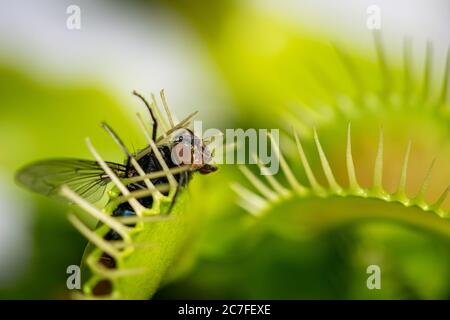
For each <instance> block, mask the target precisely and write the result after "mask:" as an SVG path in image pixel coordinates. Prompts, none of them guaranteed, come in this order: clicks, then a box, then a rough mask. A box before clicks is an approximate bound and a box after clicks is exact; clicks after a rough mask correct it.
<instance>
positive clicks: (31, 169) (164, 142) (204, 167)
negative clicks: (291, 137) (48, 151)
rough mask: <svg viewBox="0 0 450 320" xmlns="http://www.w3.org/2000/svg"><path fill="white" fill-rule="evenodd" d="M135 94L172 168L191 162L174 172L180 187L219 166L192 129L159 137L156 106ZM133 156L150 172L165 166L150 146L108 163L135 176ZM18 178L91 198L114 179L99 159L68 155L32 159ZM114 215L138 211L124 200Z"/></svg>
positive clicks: (34, 186)
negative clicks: (141, 102)
mask: <svg viewBox="0 0 450 320" xmlns="http://www.w3.org/2000/svg"><path fill="white" fill-rule="evenodd" d="M133 94H135V95H136V96H137V97H139V98H140V99H141V100H142V101H143V102H144V103H145V105H146V106H147V109H148V110H149V112H150V116H151V118H152V121H153V130H152V139H153V141H157V142H158V141H160V142H159V143H157V148H158V150H159V152H160V153H161V156H162V158H163V160H164V161H165V162H166V164H167V166H168V167H169V169H170V168H175V167H179V166H183V165H188V166H189V170H186V171H183V172H180V173H177V174H174V177H175V179H176V180H177V182H178V188H181V187H183V186H185V185H186V184H187V183H188V182H189V180H190V178H191V175H192V172H194V171H198V172H200V173H201V174H208V173H210V172H214V171H216V170H217V167H216V166H214V165H213V164H211V163H210V162H211V153H210V151H209V150H208V147H207V146H206V145H205V144H204V143H203V141H202V140H201V139H200V138H198V137H197V136H195V135H194V133H193V132H192V131H191V130H189V129H187V128H179V129H178V130H175V131H174V132H171V134H170V138H168V137H167V136H168V135H167V133H166V134H165V135H164V139H162V138H157V131H158V122H157V121H156V118H155V116H154V113H153V110H152V109H151V107H150V105H149V104H148V103H147V101H146V100H145V98H144V97H142V96H141V95H140V94H138V93H136V92H133ZM103 127H104V128H105V129H106V130H107V131H108V132H109V133H110V134H111V135H112V136H113V137H114V138H115V140H116V141H117V142H119V144H121V145H122V146H123V148H122V149H125V150H126V148H125V147H124V145H123V143H122V142H121V141H120V139H119V138H118V136H117V135H116V134H115V132H114V131H113V130H112V129H111V128H110V127H109V126H108V125H106V124H103ZM131 157H134V158H135V159H136V161H137V162H138V164H139V165H140V166H141V168H142V169H143V171H144V172H145V173H146V174H147V173H153V172H158V171H162V170H163V168H162V167H161V164H160V162H159V161H158V158H157V156H156V155H155V153H154V152H153V151H152V149H151V148H150V147H147V148H145V149H143V150H141V151H139V152H137V154H135V155H132V154H130V153H128V154H127V160H126V162H125V164H119V163H114V162H106V163H107V165H108V166H109V168H110V169H111V170H112V171H113V172H114V174H115V175H116V176H117V177H118V178H119V179H122V180H123V179H127V178H132V177H136V176H138V175H139V174H138V172H137V171H136V169H135V168H134V166H132V165H131V161H130V160H131ZM16 180H17V181H18V183H19V184H21V185H22V186H24V187H26V188H28V189H30V190H32V191H34V192H37V193H40V194H43V195H46V196H50V197H58V196H59V190H60V188H61V186H63V185H65V186H68V187H69V188H70V189H72V190H73V191H74V192H76V193H77V194H78V195H79V196H81V197H83V198H85V199H87V200H89V201H90V202H96V201H98V200H100V199H101V198H102V196H103V195H104V193H105V190H106V188H107V186H108V185H109V184H110V182H111V179H110V177H109V176H108V175H107V174H106V173H105V172H104V170H103V169H102V168H101V167H100V165H99V164H98V163H97V162H96V161H93V160H84V159H65V158H61V159H48V160H42V161H38V162H35V163H32V164H30V165H28V166H26V167H24V168H22V169H21V170H20V171H19V172H18V173H17V175H16ZM151 182H152V183H153V184H154V185H155V186H158V185H162V184H167V183H168V179H167V177H165V176H162V177H160V178H154V179H151ZM126 187H127V189H128V190H129V191H130V192H132V191H138V190H140V189H146V185H145V183H144V182H143V181H138V182H133V183H129V184H127V185H126ZM178 191H179V189H177V192H176V194H175V196H174V200H173V202H174V201H175V199H176V196H177V194H178ZM166 194H167V193H166ZM138 201H139V202H140V203H141V204H142V205H143V206H144V207H147V208H150V207H151V206H152V203H153V198H152V197H151V196H148V197H144V198H140V199H138ZM112 215H113V216H132V215H135V212H134V211H133V209H132V208H131V206H130V204H129V203H128V202H124V203H121V204H120V205H119V206H118V207H117V208H116V209H115V210H114V212H113V213H112ZM105 238H106V239H107V240H117V239H118V238H120V236H119V235H118V234H117V233H116V232H114V231H112V232H110V233H109V234H107V235H106V236H105Z"/></svg>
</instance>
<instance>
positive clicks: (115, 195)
mask: <svg viewBox="0 0 450 320" xmlns="http://www.w3.org/2000/svg"><path fill="white" fill-rule="evenodd" d="M134 94H135V95H136V96H137V97H139V98H140V99H141V100H142V101H143V102H144V103H145V106H146V107H147V109H148V111H149V113H150V116H151V120H152V121H153V123H152V130H151V133H150V132H148V130H147V127H146V125H145V123H144V120H143V118H142V116H141V115H140V114H137V115H136V118H137V122H138V124H139V127H140V128H141V129H142V132H143V135H144V137H145V139H146V141H147V143H148V146H147V147H146V148H145V149H143V150H141V151H138V152H137V153H136V154H133V153H131V152H130V151H129V150H128V149H127V147H126V146H125V144H124V143H123V142H122V140H121V139H120V137H119V136H118V135H117V134H116V132H114V130H113V129H112V128H111V127H109V126H108V125H107V124H106V123H103V128H104V129H105V130H106V131H107V132H108V133H109V135H110V136H111V138H112V139H113V140H114V142H115V143H116V144H117V145H118V146H119V148H120V149H121V150H122V152H123V153H124V154H125V156H126V159H127V163H126V164H125V165H122V164H117V163H112V162H107V161H105V160H104V159H103V158H102V156H101V155H100V153H99V152H98V151H97V149H96V148H95V147H94V145H93V144H92V143H91V141H90V139H89V138H88V139H86V145H87V147H88V149H89V151H90V152H91V154H92V156H93V157H94V159H95V161H91V160H79V159H49V160H43V161H39V162H36V163H34V164H31V165H28V166H26V167H24V168H23V169H22V170H20V171H19V172H18V174H17V180H18V181H19V182H20V183H21V184H23V185H24V186H25V187H28V188H30V189H31V190H33V191H36V192H39V193H42V194H45V195H47V196H62V197H63V198H65V199H67V200H68V201H70V202H71V203H73V204H75V205H77V206H78V207H79V209H80V210H82V211H83V212H84V214H85V215H86V214H87V215H88V216H89V217H90V218H92V219H94V220H96V221H98V224H97V226H96V227H94V228H91V227H89V226H88V225H87V224H86V223H85V222H84V221H83V220H82V219H81V218H80V214H79V213H78V214H75V213H71V214H69V217H68V218H69V221H70V222H71V223H72V225H73V226H74V227H75V228H76V229H77V230H78V231H79V232H80V233H81V234H82V235H83V236H84V237H86V239H87V240H88V241H89V244H88V246H87V248H86V250H85V253H84V256H83V259H82V267H83V270H82V277H83V287H82V290H81V291H80V292H77V293H76V294H75V297H77V298H86V299H97V298H101V299H148V298H150V297H151V296H152V295H153V293H154V292H155V291H156V290H157V289H158V287H159V285H160V284H161V282H162V281H163V279H164V277H165V275H166V272H167V270H168V269H169V268H170V266H171V265H172V262H173V261H174V259H175V258H176V257H177V256H178V255H179V253H180V250H181V247H182V246H183V245H184V243H185V241H186V239H187V237H188V236H189V235H190V229H191V227H192V225H193V221H195V219H193V218H192V215H191V214H190V213H189V212H190V211H189V210H188V209H187V201H188V199H187V198H188V194H187V192H186V188H185V187H186V186H187V184H188V183H189V180H190V179H191V176H192V174H193V172H195V171H199V172H200V173H202V174H208V173H210V172H213V171H215V170H216V169H217V168H216V167H215V166H214V165H212V164H211V163H210V162H211V159H210V157H206V155H209V154H210V153H209V150H208V149H207V147H206V145H204V144H203V143H202V141H201V140H200V138H198V137H196V136H194V134H193V133H192V131H190V130H188V129H187V126H189V125H190V122H191V121H192V120H193V118H194V116H195V114H196V113H193V114H191V115H189V116H188V117H187V118H186V119H184V120H183V121H181V122H177V121H176V119H175V117H174V116H173V115H172V114H171V113H170V108H169V106H168V104H167V102H166V100H165V96H164V92H163V91H162V92H161V99H162V101H163V105H164V110H165V112H166V118H165V117H164V116H163V115H162V113H161V112H160V111H159V109H158V106H157V104H156V101H155V98H154V97H153V96H152V99H153V103H152V104H149V103H148V102H147V101H146V100H145V98H143V97H142V96H141V95H140V94H138V93H136V92H134ZM165 119H167V120H165ZM158 128H160V129H161V128H162V129H164V132H162V133H160V135H159V137H158V136H157V134H158ZM185 151H187V152H185ZM183 155H184V157H183ZM109 183H111V184H112V185H113V186H112V188H111V189H110V190H109V191H108V202H107V204H106V205H105V206H104V207H103V208H99V207H97V206H96V205H95V203H96V201H98V199H99V198H100V197H101V196H102V194H103V192H104V191H105V189H106V187H107V185H108V184H109ZM99 196H100V197H99ZM84 218H86V217H84Z"/></svg>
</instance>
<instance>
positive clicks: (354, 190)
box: [233, 123, 450, 217]
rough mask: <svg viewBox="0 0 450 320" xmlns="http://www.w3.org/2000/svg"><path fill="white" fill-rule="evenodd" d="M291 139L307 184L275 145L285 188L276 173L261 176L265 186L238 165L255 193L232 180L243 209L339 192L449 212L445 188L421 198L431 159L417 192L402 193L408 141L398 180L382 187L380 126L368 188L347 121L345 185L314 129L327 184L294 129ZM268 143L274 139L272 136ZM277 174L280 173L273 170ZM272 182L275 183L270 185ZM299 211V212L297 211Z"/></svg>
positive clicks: (254, 209)
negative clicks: (358, 167)
mask: <svg viewBox="0 0 450 320" xmlns="http://www.w3.org/2000/svg"><path fill="white" fill-rule="evenodd" d="M293 135H294V140H295V142H296V146H297V150H298V154H299V156H300V160H301V161H300V162H301V164H302V167H303V170H304V171H305V175H306V177H307V180H308V182H309V186H305V185H303V184H302V183H301V182H300V181H298V179H297V178H296V177H295V175H294V174H293V170H292V169H291V168H290V167H289V165H288V164H287V162H286V160H285V159H284V157H283V155H282V153H281V152H280V151H279V150H278V146H276V147H275V150H277V151H276V152H275V153H276V155H277V157H278V159H279V161H280V167H281V169H282V170H281V171H282V172H283V173H284V176H285V177H286V180H287V182H288V184H289V188H286V187H284V186H282V185H281V184H280V182H278V181H277V179H276V176H264V177H265V178H266V179H267V178H269V179H270V181H269V184H270V185H271V187H272V188H270V187H269V186H267V185H266V184H265V183H264V182H263V181H261V180H260V178H258V177H257V176H256V175H254V174H253V173H252V172H251V171H250V170H249V169H248V168H247V167H245V166H242V167H240V169H241V171H242V172H243V174H244V176H245V177H246V178H247V180H248V181H249V182H250V183H251V184H252V186H253V187H255V189H256V191H257V192H258V193H259V194H258V193H255V192H253V191H251V190H250V189H247V188H245V187H243V186H242V185H240V184H234V185H233V189H234V190H235V191H236V193H237V194H238V195H239V205H240V206H241V207H243V208H245V209H246V210H247V211H249V212H250V213H252V214H253V215H255V216H261V215H263V213H264V212H265V211H266V210H267V209H269V208H270V207H271V206H273V205H274V204H275V203H276V202H277V201H279V200H280V199H281V198H283V197H292V196H294V195H295V196H297V197H299V198H305V199H306V198H311V197H321V198H323V197H327V196H331V195H334V196H340V197H348V196H355V197H362V198H367V197H370V198H374V199H379V200H382V201H386V202H391V201H392V202H399V203H401V204H403V205H404V206H417V207H419V208H421V209H422V210H424V211H432V212H434V213H436V214H437V215H439V216H441V217H448V216H449V212H448V211H445V210H444V208H443V207H442V206H443V203H444V201H445V200H446V197H447V195H448V193H449V189H450V187H449V188H447V189H446V190H444V192H443V193H442V195H441V196H440V197H439V199H438V200H437V201H436V202H435V203H434V204H430V203H428V202H427V201H426V200H425V193H426V191H427V188H428V185H429V182H430V177H431V173H432V169H433V165H434V160H433V161H432V163H431V165H430V167H429V168H428V170H427V173H426V175H425V178H424V180H423V182H422V184H421V187H420V191H419V193H418V194H417V195H416V196H415V197H413V198H410V197H408V196H407V195H406V193H405V187H406V183H407V172H408V162H409V156H410V152H411V141H409V142H408V145H407V148H406V153H405V157H404V159H403V166H402V171H401V175H400V182H399V186H398V189H397V191H396V192H394V193H388V192H387V191H386V190H385V188H384V187H383V159H384V155H383V130H382V129H380V137H379V143H378V149H377V154H376V158H375V167H374V173H373V184H372V186H371V187H369V188H367V189H366V188H362V187H361V186H360V183H359V182H358V179H357V177H356V170H355V164H354V160H353V156H352V144H351V124H350V123H349V124H348V129H347V148H346V165H347V176H348V181H349V185H348V187H347V188H343V187H341V186H340V185H339V184H338V182H337V181H336V179H335V177H334V174H333V170H332V169H331V166H330V164H329V161H328V159H327V156H326V154H325V151H324V150H323V148H322V145H321V143H320V140H319V135H318V133H317V131H316V130H315V129H313V136H314V143H315V145H316V147H317V152H318V154H319V159H320V162H321V166H322V170H323V173H324V176H325V178H326V180H327V182H328V186H326V187H325V186H322V185H320V184H319V182H318V181H317V178H316V177H315V175H314V173H313V171H312V170H311V167H310V165H309V162H308V159H307V156H306V154H305V151H304V149H303V146H302V143H301V141H300V138H299V135H298V133H297V132H296V131H295V130H294V134H293ZM272 143H275V141H273V140H272ZM277 175H280V174H277ZM274 186H276V187H274ZM280 190H283V192H282V193H281V192H280ZM300 214H301V213H300Z"/></svg>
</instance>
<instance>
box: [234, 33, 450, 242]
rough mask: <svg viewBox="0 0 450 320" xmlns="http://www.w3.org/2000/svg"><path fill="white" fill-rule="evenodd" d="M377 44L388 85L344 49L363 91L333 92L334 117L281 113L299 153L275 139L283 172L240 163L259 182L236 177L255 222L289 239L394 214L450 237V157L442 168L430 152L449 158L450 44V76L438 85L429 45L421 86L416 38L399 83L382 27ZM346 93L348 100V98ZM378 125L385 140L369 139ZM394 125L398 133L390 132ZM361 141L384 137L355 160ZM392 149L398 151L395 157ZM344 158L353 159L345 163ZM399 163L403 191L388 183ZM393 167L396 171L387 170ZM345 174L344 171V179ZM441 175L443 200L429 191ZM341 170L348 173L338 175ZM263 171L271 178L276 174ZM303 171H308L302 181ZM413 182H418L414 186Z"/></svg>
mask: <svg viewBox="0 0 450 320" xmlns="http://www.w3.org/2000/svg"><path fill="white" fill-rule="evenodd" d="M375 48H376V53H377V56H378V64H379V67H380V73H379V74H370V76H371V77H379V80H380V86H379V88H377V89H373V88H370V87H368V86H367V85H366V83H367V82H368V81H366V79H364V77H365V76H366V75H365V74H364V70H359V69H358V68H356V67H355V65H354V64H353V61H352V59H351V58H350V57H349V56H347V55H346V54H345V53H344V52H343V51H342V50H337V54H338V57H339V58H340V60H341V62H342V65H343V66H344V68H345V69H346V70H347V72H348V74H349V76H350V79H352V81H353V84H354V87H355V89H356V94H355V95H354V96H344V95H342V96H341V95H340V94H339V92H332V93H331V94H332V95H335V96H336V103H335V105H330V106H329V107H328V108H327V109H326V110H327V117H321V116H317V115H315V116H313V117H303V116H301V115H302V114H303V115H304V114H305V112H306V114H311V112H310V111H311V110H312V109H313V108H311V107H308V106H300V107H299V106H296V107H290V108H288V109H287V111H286V113H285V115H284V116H283V117H282V119H284V120H285V127H290V130H291V131H292V140H293V142H294V145H295V148H296V152H287V154H289V156H288V157H286V156H284V155H283V152H282V151H281V150H279V148H278V146H277V147H276V148H275V149H277V150H278V151H277V156H278V158H279V161H280V167H281V172H280V173H278V174H277V175H274V176H271V177H270V176H269V177H264V178H263V177H257V176H256V175H255V174H253V173H252V171H251V170H250V169H249V168H247V167H244V168H241V171H242V172H243V174H244V176H245V177H246V179H247V180H248V181H249V183H250V185H252V188H246V187H244V186H242V185H239V187H238V188H236V186H235V187H234V190H235V191H237V193H238V198H239V200H238V204H239V205H240V206H241V207H243V208H244V209H245V210H247V211H249V212H250V213H251V214H252V215H253V216H255V217H257V221H259V222H260V224H258V222H256V224H254V225H264V226H265V227H266V228H267V229H269V230H272V231H276V232H278V233H280V234H283V235H285V236H288V237H289V238H304V237H305V236H306V235H307V234H315V233H319V232H322V231H325V230H330V229H332V228H335V227H338V226H342V225H346V224H352V223H356V222H362V221H367V220H388V221H393V222H397V223H401V224H405V225H412V226H414V227H417V228H423V229H427V230H430V231H431V232H434V233H437V234H440V235H443V236H444V237H450V221H449V220H448V218H449V217H450V213H449V209H448V205H447V201H446V200H447V197H448V193H449V190H450V180H449V176H448V174H449V171H448V170H449V167H448V162H447V163H445V161H444V163H443V162H442V161H441V162H440V164H439V165H440V167H438V168H436V166H437V164H436V163H437V160H436V158H433V159H432V160H431V161H430V162H429V163H428V164H427V163H424V162H423V158H426V159H428V158H429V157H435V156H436V155H437V154H440V157H444V158H445V157H447V159H448V156H449V155H450V148H449V147H450V145H449V144H448V141H449V139H448V138H449V131H448V128H449V125H450V118H449V115H450V113H449V108H448V107H449V106H448V103H447V95H448V78H449V63H450V53H449V52H447V56H446V62H445V69H444V70H443V77H442V83H441V84H440V85H438V88H437V89H438V90H436V91H437V92H435V91H433V89H434V88H433V87H432V86H431V83H430V70H431V52H432V50H431V45H430V44H427V49H426V57H425V63H424V68H423V70H424V73H423V76H422V81H421V85H420V86H419V88H417V87H415V86H414V82H413V79H412V71H411V67H410V64H411V61H410V59H411V58H410V56H411V54H410V52H409V50H410V49H409V46H407V45H405V47H404V50H405V51H404V57H405V63H404V70H403V75H404V78H403V83H402V84H401V86H400V87H399V86H398V82H396V80H398V78H396V77H395V76H394V75H393V74H392V73H391V70H390V68H389V66H388V63H387V59H386V56H385V54H384V51H383V46H382V43H381V38H380V35H379V33H375ZM367 76H369V75H367ZM338 97H339V99H338ZM344 97H345V99H343V98H344ZM369 97H370V99H369ZM399 97H400V98H399ZM397 98H398V99H397ZM344 102H345V104H346V107H342V106H343V105H342V104H343V103H344ZM340 106H341V107H340ZM317 112H318V111H317ZM343 123H347V128H346V130H345V131H346V133H345V136H344V135H342V133H343V131H344V130H343V128H342V127H343ZM355 124H357V125H359V127H360V128H362V129H363V132H362V133H358V134H357V135H356V136H352V126H354V125H355ZM376 126H378V127H379V128H380V129H379V137H378V141H374V140H373V139H371V138H369V136H370V135H371V134H370V129H371V128H373V127H376ZM316 128H319V129H316ZM386 128H387V129H388V130H386ZM430 129H431V130H430ZM319 132H320V135H321V136H322V138H323V137H325V138H326V139H327V141H329V142H331V141H332V144H331V146H332V147H333V149H334V152H330V151H329V150H328V152H327V150H326V148H324V146H323V145H322V142H321V140H322V139H321V138H319ZM386 132H389V134H388V135H386ZM405 132H407V134H409V135H410V138H409V139H408V141H407V143H406V144H403V143H401V141H402V140H404V136H405V135H407V134H405ZM396 134H397V136H396ZM301 137H303V139H301ZM311 137H312V139H310V138H311ZM339 137H340V138H339ZM398 137H402V139H399V138H398ZM345 138H346V142H345ZM352 140H357V141H358V142H359V144H358V145H359V146H362V145H363V146H364V148H365V149H366V150H367V149H369V146H372V145H373V146H375V145H377V147H376V152H375V154H374V157H373V158H372V159H367V158H364V157H362V159H363V160H360V161H359V162H358V161H355V159H354V155H355V152H358V149H356V151H355V148H354V145H353V143H352ZM361 141H363V144H362V143H361ZM306 143H308V145H309V146H311V145H313V146H314V147H315V149H316V152H317V154H316V155H315V157H314V158H315V159H317V161H315V162H313V163H312V162H310V160H308V158H309V159H312V158H313V155H312V154H309V156H308V152H306V151H305V148H304V147H305V146H308V145H307V144H306ZM385 144H387V145H388V146H389V148H390V149H388V151H389V152H386V145H385ZM329 147H330V146H328V148H329ZM414 147H416V148H418V150H421V153H420V154H419V157H420V158H419V161H421V162H419V163H417V159H410V158H411V150H412V149H414ZM308 150H309V149H308ZM399 150H401V151H403V150H404V155H402V156H401V157H400V158H399V157H398V156H399V155H400V154H399V155H397V153H399ZM401 151H400V153H401ZM293 153H296V154H297V155H298V158H294V157H293V155H292V154H293ZM392 153H394V154H395V155H396V156H397V157H396V158H397V160H394V159H393V157H392V155H391V154H392ZM356 154H357V155H358V156H359V154H358V153H356ZM386 154H389V158H387V156H386ZM341 159H345V161H344V165H345V169H344V168H343V167H342V163H341V162H340V161H341ZM388 159H389V160H388ZM414 160H415V161H414ZM288 162H289V163H290V164H288ZM368 162H370V164H369V163H368ZM398 163H401V165H398ZM338 164H339V166H338ZM371 164H373V169H372V170H373V171H372V174H371V176H372V179H371V181H372V182H371V184H370V185H367V183H365V182H363V181H361V180H360V179H358V172H359V174H361V172H363V173H364V176H365V177H367V175H368V169H367V168H368V167H370V166H371ZM411 165H413V166H414V168H416V170H417V167H423V168H424V170H425V173H424V175H423V177H422V178H421V179H422V180H421V182H420V184H419V185H418V186H417V183H415V181H418V180H419V179H418V177H417V176H418V173H417V171H413V172H412V171H411V168H410V166H411ZM391 167H400V168H401V169H400V174H399V180H398V182H397V188H396V190H394V191H388V188H387V185H388V184H389V185H390V186H392V185H394V184H395V183H393V180H394V178H393V176H392V169H391ZM317 170H321V174H320V175H321V176H322V177H323V179H319V177H318V175H317V174H315V172H317ZM299 171H303V173H304V176H303V177H304V178H303V179H300V178H298V177H297V176H296V174H294V172H299ZM387 171H388V172H390V175H386V172H387ZM336 173H339V174H338V175H336ZM433 173H438V175H433ZM339 175H340V177H341V179H338V178H337V176H339ZM433 177H435V178H436V179H434V180H436V181H438V182H440V184H439V185H442V182H444V183H446V186H445V187H443V188H442V189H441V191H440V194H439V195H438V196H436V197H435V198H434V199H432V197H430V196H429V193H430V192H428V191H429V189H430V188H431V187H433V189H432V194H433V195H434V194H436V193H437V191H436V189H437V188H436V186H434V185H433V179H432V178H433ZM280 178H281V180H280ZM342 178H344V179H345V180H347V182H346V183H343V182H342V181H339V180H342ZM263 179H264V180H267V181H266V182H267V183H265V182H264V181H263ZM304 179H306V180H305V181H303V180H304ZM322 180H323V181H322ZM366 180H367V178H366ZM281 181H285V182H284V183H283V182H281ZM436 181H435V184H436ZM363 185H366V186H365V187H363ZM416 187H417V188H416ZM253 189H255V191H253ZM414 189H417V190H416V191H411V190H414ZM281 191H282V192H281Z"/></svg>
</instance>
